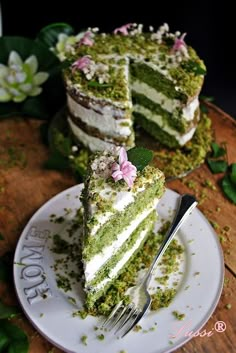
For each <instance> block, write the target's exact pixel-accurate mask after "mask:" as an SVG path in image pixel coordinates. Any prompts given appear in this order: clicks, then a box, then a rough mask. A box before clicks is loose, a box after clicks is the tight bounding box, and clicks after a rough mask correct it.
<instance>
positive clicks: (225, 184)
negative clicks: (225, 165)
mask: <svg viewBox="0 0 236 353" xmlns="http://www.w3.org/2000/svg"><path fill="white" fill-rule="evenodd" d="M222 188H223V191H224V193H225V195H226V196H227V197H228V199H230V200H231V201H232V202H233V203H234V204H235V205H236V163H233V164H231V166H230V167H229V172H228V174H226V175H225V177H224V178H223V180H222Z"/></svg>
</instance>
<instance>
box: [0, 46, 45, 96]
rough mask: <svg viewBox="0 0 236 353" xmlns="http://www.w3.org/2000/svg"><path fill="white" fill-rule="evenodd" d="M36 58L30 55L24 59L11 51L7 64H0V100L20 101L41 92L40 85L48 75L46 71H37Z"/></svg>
mask: <svg viewBox="0 0 236 353" xmlns="http://www.w3.org/2000/svg"><path fill="white" fill-rule="evenodd" d="M37 69H38V60H37V58H36V56H35V55H31V56H30V57H28V58H27V59H26V60H25V61H23V60H22V58H21V57H20V55H19V54H18V53H17V52H15V51H11V53H10V55H9V58H8V66H6V65H3V64H0V102H9V101H13V102H16V103H20V102H22V101H24V100H25V99H26V98H27V97H28V96H31V97H35V96H38V95H39V94H40V93H41V92H42V88H41V87H39V86H40V85H42V84H43V83H44V82H45V81H46V80H47V79H48V77H49V74H48V73H47V72H37Z"/></svg>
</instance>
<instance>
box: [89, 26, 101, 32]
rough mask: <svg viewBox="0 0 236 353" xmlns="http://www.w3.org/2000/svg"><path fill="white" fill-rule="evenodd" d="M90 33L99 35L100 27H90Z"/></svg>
mask: <svg viewBox="0 0 236 353" xmlns="http://www.w3.org/2000/svg"><path fill="white" fill-rule="evenodd" d="M88 31H89V32H92V33H98V32H99V28H98V27H93V28H91V27H89V28H88Z"/></svg>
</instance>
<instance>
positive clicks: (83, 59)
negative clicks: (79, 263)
mask: <svg viewBox="0 0 236 353" xmlns="http://www.w3.org/2000/svg"><path fill="white" fill-rule="evenodd" d="M95 32H96V31H94V30H93V29H90V30H89V31H87V32H86V33H85V35H84V38H82V39H81V40H80V42H79V43H77V45H76V47H75V51H74V53H75V54H73V55H70V56H69V57H68V60H69V61H70V62H71V66H70V67H68V68H67V69H66V70H65V71H64V79H65V85H66V89H67V102H68V121H69V124H70V127H71V130H72V132H73V134H74V136H75V137H76V139H77V140H78V141H80V142H82V143H83V144H84V145H85V146H86V147H88V148H89V149H90V150H92V151H99V150H104V149H110V150H111V149H112V148H113V147H114V146H116V145H122V146H124V147H125V148H126V149H129V148H130V147H131V146H132V145H133V144H134V133H133V128H132V127H133V118H134V120H135V121H136V122H137V123H138V124H139V125H141V126H142V127H143V128H144V129H145V130H146V131H147V132H149V133H150V134H151V135H152V136H154V137H155V138H156V139H158V140H159V141H160V142H161V143H163V144H165V145H167V146H169V147H176V146H183V145H184V144H185V143H186V142H187V141H189V140H190V139H191V138H192V136H193V134H194V132H195V129H196V126H197V123H198V120H199V101H198V95H199V92H200V90H201V87H202V84H203V80H204V74H205V66H204V63H203V62H202V61H201V60H200V59H199V57H198V56H197V54H196V52H195V51H194V50H193V49H192V48H191V47H190V46H187V44H186V43H185V40H184V39H185V34H183V35H181V33H180V32H176V33H175V34H173V33H170V32H169V27H168V25H167V24H164V25H163V26H161V27H160V28H159V29H158V30H157V31H156V32H154V31H153V29H152V28H151V31H150V32H143V31H142V26H141V25H136V24H128V25H125V26H122V27H121V28H118V29H116V30H115V31H114V32H113V33H112V34H104V33H101V34H99V33H97V32H96V33H95ZM88 38H89V41H88Z"/></svg>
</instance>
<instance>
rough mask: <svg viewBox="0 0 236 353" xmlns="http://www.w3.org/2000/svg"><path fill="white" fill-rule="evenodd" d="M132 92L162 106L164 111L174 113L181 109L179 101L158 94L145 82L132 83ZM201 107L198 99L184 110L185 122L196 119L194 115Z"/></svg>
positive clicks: (136, 81)
mask: <svg viewBox="0 0 236 353" xmlns="http://www.w3.org/2000/svg"><path fill="white" fill-rule="evenodd" d="M132 90H133V91H134V92H136V93H138V94H143V95H144V96H146V97H147V98H148V99H150V100H152V101H153V102H154V103H157V104H160V105H161V107H162V108H163V109H165V110H166V111H168V112H169V113H173V112H174V110H175V109H176V108H180V107H181V102H180V101H179V100H177V99H171V98H168V97H166V96H165V95H164V94H163V93H161V92H158V91H157V90H156V89H155V88H153V87H150V86H149V85H147V84H146V83H144V82H140V81H138V80H135V81H134V82H132ZM198 106H199V100H198V97H196V98H194V100H193V101H192V102H191V103H189V104H188V105H187V106H186V107H185V108H183V109H182V113H183V117H184V118H185V120H187V121H190V120H192V119H193V118H194V113H195V110H196V109H197V107H198Z"/></svg>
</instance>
